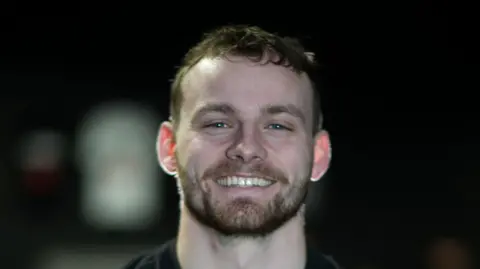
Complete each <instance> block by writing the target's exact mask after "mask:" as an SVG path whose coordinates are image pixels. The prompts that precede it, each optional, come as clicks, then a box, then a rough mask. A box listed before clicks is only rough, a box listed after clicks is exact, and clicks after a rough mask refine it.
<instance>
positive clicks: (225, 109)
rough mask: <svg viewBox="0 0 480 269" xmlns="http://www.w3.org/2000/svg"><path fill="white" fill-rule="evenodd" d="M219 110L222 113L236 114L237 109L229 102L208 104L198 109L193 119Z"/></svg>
mask: <svg viewBox="0 0 480 269" xmlns="http://www.w3.org/2000/svg"><path fill="white" fill-rule="evenodd" d="M211 112H217V113H222V114H228V115H231V114H235V110H234V109H233V108H232V107H231V106H230V105H228V104H206V105H205V106H203V107H201V108H200V109H198V110H197V111H196V112H195V113H194V116H193V119H194V120H195V119H198V118H200V117H202V116H203V115H205V114H208V113H211Z"/></svg>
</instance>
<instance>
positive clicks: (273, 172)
mask: <svg viewBox="0 0 480 269" xmlns="http://www.w3.org/2000/svg"><path fill="white" fill-rule="evenodd" d="M236 174H249V175H251V176H254V177H259V178H265V179H269V180H273V181H278V182H280V183H284V184H287V183H288V179H287V177H286V176H285V175H284V174H283V173H282V172H281V171H280V170H278V169H276V168H272V167H270V166H267V165H266V164H263V163H258V164H254V165H248V166H247V165H245V164H242V163H239V162H233V161H229V160H223V161H221V162H219V163H217V164H215V165H213V166H212V167H210V168H208V169H207V170H205V173H203V176H202V180H209V179H216V178H220V177H226V176H232V175H236Z"/></svg>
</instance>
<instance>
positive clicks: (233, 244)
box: [177, 204, 306, 269]
mask: <svg viewBox="0 0 480 269" xmlns="http://www.w3.org/2000/svg"><path fill="white" fill-rule="evenodd" d="M181 207H182V208H181V215H180V227H179V232H178V236H177V257H178V260H179V262H180V265H181V267H182V269H207V268H208V269H244V268H248V269H260V268H262V269H273V268H284V269H303V268H304V267H305V264H306V243H305V234H304V229H303V223H304V216H303V210H300V212H299V214H297V216H295V217H294V218H292V219H291V220H290V221H288V222H287V223H286V224H285V225H283V226H282V227H280V228H279V229H277V230H276V231H275V232H273V233H271V234H270V235H268V236H267V237H263V238H248V237H244V238H228V237H225V236H222V235H220V234H218V233H217V232H216V231H214V230H212V229H210V228H208V227H205V226H204V225H202V224H200V223H199V222H197V221H196V220H195V219H194V218H193V216H192V215H191V214H190V213H189V212H188V209H187V208H185V206H184V205H183V204H182V206H181Z"/></svg>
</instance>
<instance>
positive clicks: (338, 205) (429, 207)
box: [0, 0, 480, 269]
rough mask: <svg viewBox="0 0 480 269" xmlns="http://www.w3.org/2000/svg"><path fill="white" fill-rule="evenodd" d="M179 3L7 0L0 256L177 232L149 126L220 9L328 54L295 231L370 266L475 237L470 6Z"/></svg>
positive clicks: (60, 255)
mask: <svg viewBox="0 0 480 269" xmlns="http://www.w3.org/2000/svg"><path fill="white" fill-rule="evenodd" d="M180 4H182V5H183V7H181V8H180V7H173V6H172V7H170V6H167V5H166V3H154V4H153V3H140V2H138V3H137V2H135V3H129V4H128V6H127V5H120V4H117V3H115V4H114V3H112V4H108V5H107V4H106V3H104V4H102V5H100V4H98V3H95V4H89V5H87V4H85V3H83V5H82V6H80V5H79V6H78V7H73V6H72V7H69V8H68V9H66V10H68V12H67V11H64V12H63V13H60V14H68V16H67V15H65V16H60V15H58V14H57V15H55V13H54V12H57V11H56V10H57V8H59V6H58V5H53V4H52V5H46V4H45V3H44V2H39V3H35V4H32V5H30V6H28V7H22V8H20V6H19V5H17V4H11V5H7V6H4V7H3V8H2V9H3V10H2V15H4V17H2V26H1V29H2V33H1V36H0V41H1V45H0V48H1V53H0V67H1V68H0V89H1V90H2V91H3V92H2V93H1V94H0V96H1V99H0V104H1V113H0V147H1V150H0V158H1V162H0V263H1V266H0V268H17V269H33V268H38V269H58V268H62V269H63V268H68V269H77V268H89V269H97V268H102V269H103V268H119V266H120V265H122V264H123V263H125V262H126V261H128V260H129V259H130V258H132V257H133V256H134V255H136V254H138V253H139V252H141V251H143V250H147V249H150V248H153V247H155V246H157V245H160V244H161V243H163V242H164V241H165V240H167V239H169V238H171V237H173V236H175V232H176V228H177V226H176V225H177V219H178V196H177V190H176V186H175V181H174V180H173V179H172V178H170V177H168V176H166V175H165V174H163V173H162V171H161V170H160V168H159V166H158V165H157V164H156V156H155V139H156V137H155V136H156V132H157V129H158V127H159V124H160V122H161V121H162V120H165V119H167V117H168V103H169V79H170V78H172V77H173V75H174V72H175V69H174V68H175V66H177V65H178V64H179V63H180V59H181V57H182V56H183V54H184V53H185V52H186V50H187V49H188V48H189V47H190V46H192V45H194V44H195V42H197V41H198V40H199V38H200V37H201V35H202V33H203V32H204V31H207V30H210V29H212V28H213V27H215V26H218V25H222V24H225V23H248V24H256V25H259V26H261V27H264V28H265V29H267V30H271V31H275V32H279V33H281V34H284V35H294V36H298V37H300V38H302V39H303V40H304V43H305V44H306V46H307V47H308V48H310V49H311V50H313V51H315V52H316V54H317V57H318V58H319V60H320V61H321V63H322V64H323V65H324V72H325V85H324V87H323V88H322V96H323V110H324V113H325V117H326V126H325V127H326V129H327V130H328V131H329V132H330V134H331V139H332V146H333V163H332V166H331V169H330V171H329V172H328V173H327V175H326V176H325V178H324V179H323V180H322V181H321V182H320V183H317V184H316V185H315V186H314V187H313V189H314V190H313V191H312V193H313V194H312V196H311V197H310V198H309V199H310V200H309V214H308V217H309V222H308V226H307V230H308V234H309V237H310V239H311V240H313V241H315V242H316V243H317V245H318V246H319V247H320V248H321V249H322V250H323V251H324V252H325V253H327V254H329V255H332V256H333V257H334V258H335V259H336V261H337V262H338V263H340V264H341V265H343V266H344V267H345V268H378V269H380V268H417V266H418V267H422V266H427V264H428V262H427V260H428V259H427V257H430V256H432V255H430V256H428V255H427V253H429V251H428V250H429V247H428V246H431V245H432V244H431V242H438V238H450V239H451V238H453V239H455V240H457V241H456V242H463V245H462V246H465V249H467V248H468V249H469V250H470V251H471V253H475V251H477V247H476V245H477V242H478V239H479V235H480V233H479V229H478V228H477V227H478V226H479V224H480V223H479V222H480V217H479V216H478V214H477V213H476V212H477V210H478V207H479V205H480V196H479V195H478V192H479V191H480V183H479V180H478V179H479V178H480V168H479V167H480V166H479V164H478V163H479V159H480V158H479V157H478V152H479V150H480V143H479V140H478V137H479V136H478V135H479V134H480V131H479V130H478V129H477V125H478V123H479V122H478V112H477V102H478V101H477V100H478V98H477V96H476V95H477V94H478V93H477V91H478V89H479V86H480V83H479V81H478V71H479V65H478V64H479V62H478V45H479V42H478V41H477V36H478V16H477V17H475V16H476V15H475V14H476V11H475V9H474V8H473V6H470V7H469V6H467V5H464V4H463V3H461V2H456V4H455V5H453V4H452V3H448V2H446V1H426V0H422V1H417V2H415V3H407V2H402V1H394V2H391V1H388V4H385V3H383V2H382V3H374V2H364V1H359V2H356V3H348V2H345V3H344V2H336V1H325V2H319V3H315V4H313V3H312V4H302V3H285V5H284V4H281V5H282V6H280V3H277V4H278V5H279V6H278V8H279V10H278V11H274V9H273V6H272V7H271V9H270V10H269V11H268V12H266V11H264V12H262V11H261V10H260V9H259V7H258V6H256V5H253V4H249V3H243V4H238V3H227V2H225V3H223V4H221V5H220V4H213V3H212V4H211V7H210V6H208V5H207V4H205V5H204V6H203V8H205V11H201V9H197V8H196V7H194V6H191V7H190V6H189V5H190V4H187V3H180ZM227 4H232V5H233V6H231V7H227ZM2 5H3V4H2ZM250 5H252V7H249V6H250ZM290 5H291V6H293V5H294V6H295V8H293V7H289V6H290ZM315 5H318V6H315ZM61 8H64V7H61ZM216 8H218V9H219V10H218V11H217V10H216ZM297 9H298V10H297ZM189 13H195V14H189ZM240 14H243V15H240ZM254 14H257V16H253V15H254ZM247 15H248V19H247ZM254 17H256V18H254ZM434 240H437V241H434ZM447 241H448V240H447ZM445 242H446V241H445ZM447 245H448V244H447ZM453 245H454V246H451V245H449V246H450V248H448V247H444V248H441V249H443V250H444V251H446V253H449V249H452V248H453V249H455V244H453ZM457 245H458V244H457ZM445 249H447V250H445ZM457 249H458V248H457ZM453 252H454V251H453ZM439 253H440V252H439ZM442 253H443V252H442ZM446 255H447V254H445V255H440V256H443V257H445V256H446ZM433 256H435V255H433ZM437 256H438V255H437ZM471 256H475V254H471ZM430 268H434V267H430ZM437 268H438V267H437ZM457 268H460V267H457Z"/></svg>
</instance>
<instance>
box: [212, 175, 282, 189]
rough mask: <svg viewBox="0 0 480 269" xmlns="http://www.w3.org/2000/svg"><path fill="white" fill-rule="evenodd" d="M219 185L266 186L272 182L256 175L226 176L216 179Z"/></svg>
mask: <svg viewBox="0 0 480 269" xmlns="http://www.w3.org/2000/svg"><path fill="white" fill-rule="evenodd" d="M216 182H217V183H218V184H219V185H222V186H225V187H243V188H246V187H267V186H270V185H272V184H273V183H274V182H273V181H270V180H266V179H263V178H257V177H254V178H252V177H226V178H222V179H219V180H217V181H216Z"/></svg>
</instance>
